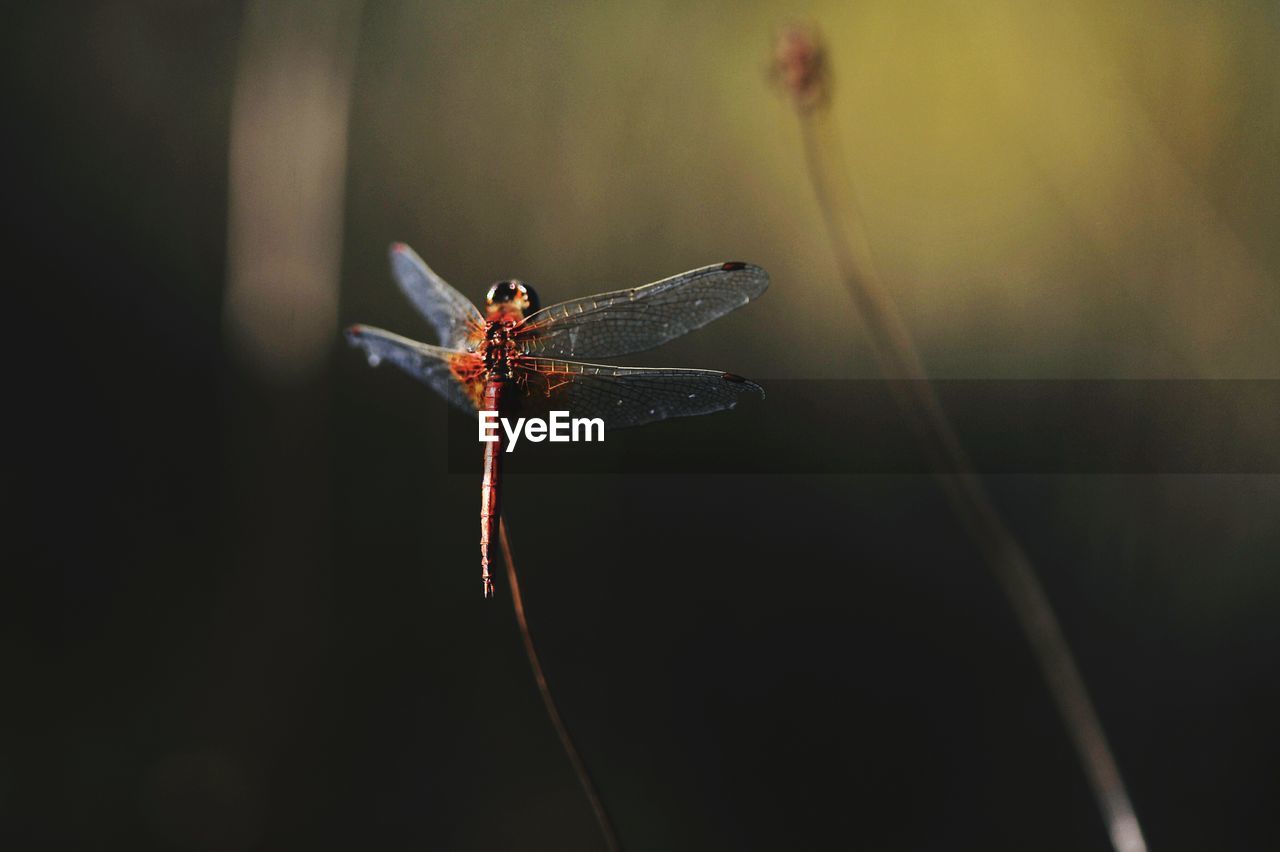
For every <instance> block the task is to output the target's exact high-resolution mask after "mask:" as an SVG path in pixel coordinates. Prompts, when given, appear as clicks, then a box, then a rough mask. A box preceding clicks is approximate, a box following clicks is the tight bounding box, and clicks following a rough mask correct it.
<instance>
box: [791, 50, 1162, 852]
mask: <svg viewBox="0 0 1280 852" xmlns="http://www.w3.org/2000/svg"><path fill="white" fill-rule="evenodd" d="M777 63H778V69H779V76H780V78H781V79H782V80H783V81H784V82H785V83H787V84H788V86H789V88H790V89H791V92H790V94H791V95H792V97H793V100H794V102H795V105H796V108H797V109H796V111H797V114H798V116H799V119H800V132H801V136H802V140H803V144H804V154H805V165H806V167H807V169H808V172H809V179H810V182H811V183H812V185H813V191H814V195H815V196H816V197H817V201H818V207H819V208H820V210H821V212H822V218H823V222H824V223H825V225H826V228H827V236H828V238H829V240H830V243H831V249H832V253H833V254H834V255H835V261H836V267H837V270H838V272H839V277H840V279H841V280H842V282H843V283H844V285H845V288H846V289H847V290H848V292H849V295H850V297H851V298H852V299H853V301H854V303H855V307H856V312H857V314H858V315H859V316H860V318H861V320H862V327H863V329H864V330H865V332H866V334H867V339H868V342H869V344H870V348H871V350H872V353H873V354H874V357H875V359H876V361H877V363H878V366H879V368H880V371H881V372H882V373H883V374H884V375H885V377H886V378H887V379H889V390H890V392H891V393H892V394H893V396H894V399H895V401H896V402H897V403H898V406H899V408H900V410H901V412H902V415H903V419H904V420H905V421H906V424H907V426H908V428H909V429H911V431H912V432H913V433H914V434H915V436H916V438H917V439H918V440H919V441H920V442H921V444H922V446H923V449H924V451H925V453H926V454H927V456H928V458H929V460H930V462H931V464H932V466H933V470H934V474H935V476H936V477H937V479H938V482H939V484H940V485H941V486H942V489H943V492H944V493H945V494H946V496H947V500H948V502H949V503H950V504H951V507H952V510H953V511H954V512H955V513H956V515H957V516H958V517H959V518H960V520H961V521H962V523H963V524H964V526H965V528H966V530H967V531H968V533H969V535H970V537H972V539H973V540H974V542H975V544H976V545H977V547H978V549H979V551H981V553H982V556H983V558H984V560H985V561H986V563H987V567H988V569H989V570H990V571H991V573H992V575H993V576H994V577H995V578H996V581H997V582H998V583H999V584H1000V586H1001V587H1002V589H1003V590H1004V593H1005V596H1006V597H1007V598H1008V600H1009V604H1010V606H1011V607H1012V609H1013V612H1014V614H1015V616H1016V617H1017V620H1018V623H1019V626H1021V628H1022V631H1023V634H1024V635H1025V636H1026V639H1027V642H1028V644H1029V645H1030V646H1031V650H1032V653H1033V655H1034V657H1035V660H1036V663H1037V664H1038V665H1039V667H1040V671H1041V673H1042V674H1043V676H1044V678H1045V682H1046V683H1047V685H1048V687H1049V693H1050V695H1051V696H1052V697H1053V701H1054V703H1055V704H1056V705H1057V707H1058V712H1059V714H1060V715H1061V716H1062V720H1063V723H1064V724H1065V725H1066V728H1067V733H1068V734H1069V736H1070V738H1071V741H1072V744H1073V745H1074V746H1075V749H1076V754H1077V755H1078V757H1079V759H1080V763H1081V765H1082V766H1083V768H1084V771H1085V775H1086V777H1087V778H1088V780H1089V784H1090V786H1091V787H1092V788H1093V793H1094V797H1095V799H1096V800H1097V803H1098V808H1099V810H1100V811H1101V812H1102V816H1103V820H1104V821H1105V822H1106V825H1107V831H1108V833H1109V834H1110V836H1111V844H1112V846H1114V847H1115V849H1116V850H1117V852H1146V849H1147V844H1146V840H1145V839H1144V838H1143V835H1142V828H1141V826H1140V825H1139V823H1138V818H1137V816H1136V814H1135V813H1134V810H1133V805H1132V803H1131V802H1130V800H1129V793H1128V791H1127V790H1126V789H1125V785H1124V781H1123V779H1122V778H1121V776H1120V770H1119V768H1118V766H1117V764H1116V760H1115V757H1114V755H1113V754H1112V752H1111V747H1110V746H1109V745H1108V743H1107V737H1106V734H1105V732H1104V731H1103V728H1102V722H1101V721H1100V720H1099V718H1098V713H1097V711H1096V710H1095V709H1094V706H1093V701H1092V699H1091V698H1090V696H1089V690H1088V689H1087V687H1086V686H1085V682H1084V678H1083V677H1082V676H1081V674H1080V670H1079V667H1078V666H1077V665H1076V661H1075V657H1074V656H1073V655H1072V653H1071V648H1070V646H1068V644H1067V639H1066V636H1065V635H1064V634H1063V632H1062V627H1061V625H1060V624H1059V623H1058V618H1057V616H1056V615H1055V613H1054V611H1053V606H1052V605H1051V604H1050V603H1049V598H1048V596H1047V595H1046V594H1045V591H1044V587H1043V586H1042V585H1041V584H1040V580H1039V578H1038V577H1037V576H1036V572H1035V569H1034V568H1033V567H1032V564H1031V560H1030V559H1029V558H1028V557H1027V554H1026V552H1025V551H1024V550H1023V548H1022V545H1021V543H1020V542H1019V541H1018V540H1017V538H1016V537H1015V536H1014V535H1013V532H1012V531H1011V530H1010V529H1009V528H1008V526H1007V525H1006V524H1005V522H1004V519H1003V517H1001V515H1000V512H999V510H998V509H996V507H995V504H994V503H993V502H992V500H991V497H990V495H989V494H988V493H987V490H986V487H985V486H984V485H983V482H982V479H981V477H979V476H978V473H977V470H976V469H975V468H974V466H973V463H972V462H971V460H970V458H969V455H968V453H967V452H966V451H965V449H964V446H963V445H962V444H961V443H960V440H959V437H958V436H957V435H956V432H955V429H954V428H953V427H952V425H951V420H950V418H948V417H947V415H946V412H945V411H944V410H943V408H942V405H941V403H940V401H939V400H938V397H937V394H936V393H935V391H934V387H933V385H932V383H930V381H929V379H928V375H927V373H926V371H925V368H924V364H923V361H922V359H921V358H920V355H919V352H918V351H917V349H916V347H915V344H914V342H913V341H912V339H911V334H910V333H909V331H908V330H907V325H906V323H905V322H904V321H903V319H902V316H901V314H900V313H899V312H898V308H897V304H896V302H895V301H894V299H893V297H892V296H891V295H890V292H889V290H888V289H887V288H886V287H885V286H884V284H883V283H882V281H881V278H880V276H879V274H878V272H877V270H876V267H875V263H874V258H873V253H872V251H871V242H870V239H869V238H868V236H867V231H866V226H865V223H864V221H863V218H862V214H861V210H860V208H859V205H858V200H857V194H856V193H855V192H854V187H853V185H852V184H851V183H850V181H849V179H848V176H847V172H846V171H845V169H844V168H842V163H841V155H840V145H839V140H838V139H837V137H836V133H835V128H834V127H833V126H832V124H831V121H830V117H829V107H830V102H831V91H830V81H829V79H828V78H827V76H826V75H827V72H828V70H829V69H828V67H827V64H826V56H825V55H824V51H823V47H822V45H821V43H820V41H819V40H818V37H817V34H816V33H815V32H812V31H810V32H805V31H801V30H791V31H788V32H787V33H785V34H784V35H783V38H782V39H781V40H780V44H779V48H778V54H777Z"/></svg>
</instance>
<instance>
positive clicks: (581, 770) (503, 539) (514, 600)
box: [498, 518, 622, 852]
mask: <svg viewBox="0 0 1280 852" xmlns="http://www.w3.org/2000/svg"><path fill="white" fill-rule="evenodd" d="M498 543H499V544H500V545H501V546H502V558H503V561H505V562H506V563H507V585H508V586H510V587H511V607H512V608H513V609H514V610H515V612H516V623H517V624H519V625H520V636H521V637H522V638H523V639H524V652H525V655H526V656H528V658H529V668H531V669H533V679H534V680H535V681H536V682H537V684H538V694H539V695H541V696H542V705H543V706H544V707H546V708H547V716H549V717H550V718H551V725H552V727H554V728H555V729H556V735H557V736H559V737H560V745H561V746H563V747H564V753H565V754H566V755H567V756H568V757H569V763H570V764H572V765H573V771H574V773H575V774H577V776H578V783H580V784H581V785H582V792H584V793H586V794H587V801H588V802H590V803H591V810H592V812H593V813H595V815H596V822H597V823H598V824H599V825H600V833H601V834H603V835H604V842H605V846H607V847H608V848H609V852H621V851H622V846H621V845H620V844H619V843H618V836H617V834H616V833H615V832H614V830H613V823H612V822H611V821H610V820H609V812H608V811H606V810H605V807H604V802H602V801H600V794H599V793H598V792H596V785H595V782H594V781H592V780H591V773H590V772H588V771H587V765H586V764H585V763H584V762H583V761H582V755H581V754H579V753H578V747H577V746H576V745H575V744H574V742H573V737H572V736H571V735H570V734H569V729H568V727H566V726H565V724H564V719H562V718H561V717H560V710H559V708H557V707H556V700H555V699H554V698H552V697H551V687H549V686H547V676H546V674H545V673H544V672H543V671H542V661H541V660H539V659H538V649H537V648H535V647H534V644H533V634H532V633H530V632H529V622H528V620H527V619H526V618H525V615H524V599H523V598H522V597H521V596H520V581H519V580H518V579H517V578H516V561H515V559H513V558H512V556H511V540H510V539H509V538H507V522H506V520H505V519H503V518H499V520H498Z"/></svg>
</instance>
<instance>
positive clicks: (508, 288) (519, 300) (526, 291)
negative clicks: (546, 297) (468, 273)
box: [485, 279, 538, 312]
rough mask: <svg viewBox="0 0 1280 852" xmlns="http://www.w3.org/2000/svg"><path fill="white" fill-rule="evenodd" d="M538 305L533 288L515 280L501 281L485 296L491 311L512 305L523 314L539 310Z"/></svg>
mask: <svg viewBox="0 0 1280 852" xmlns="http://www.w3.org/2000/svg"><path fill="white" fill-rule="evenodd" d="M537 303H538V297H537V296H536V295H534V292H533V288H531V287H528V286H526V285H525V284H524V283H523V282H521V281H516V280H514V279H512V280H510V281H499V282H498V283H496V284H494V285H493V286H492V287H490V288H489V293H488V295H486V296H485V304H486V305H487V306H488V307H489V308H490V310H492V309H494V308H496V307H498V306H500V305H510V306H511V307H512V308H515V309H517V310H519V311H521V312H530V311H535V310H537Z"/></svg>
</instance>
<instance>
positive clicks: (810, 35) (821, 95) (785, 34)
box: [772, 25, 831, 112]
mask: <svg viewBox="0 0 1280 852" xmlns="http://www.w3.org/2000/svg"><path fill="white" fill-rule="evenodd" d="M772 72H773V78H774V80H776V81H777V82H778V83H779V85H781V86H782V87H783V88H784V89H786V90H787V93H788V94H789V95H790V96H791V98H792V100H794V101H795V104H796V108H797V109H799V110H800V111H802V112H807V111H809V110H811V109H814V108H815V107H822V106H826V104H827V100H828V98H829V96H830V89H831V86H830V80H829V78H828V76H827V52H826V48H825V46H824V45H823V44H822V39H821V37H820V36H819V35H818V30H817V28H816V27H814V26H811V25H792V26H789V27H787V28H785V29H783V30H782V31H781V32H780V33H779V34H778V38H777V41H776V42H775V44H774V49H773V69H772Z"/></svg>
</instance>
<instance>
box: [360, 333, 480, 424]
mask: <svg viewBox="0 0 1280 852" xmlns="http://www.w3.org/2000/svg"><path fill="white" fill-rule="evenodd" d="M347 342H348V343H350V344H351V345H352V346H358V347H360V348H361V349H363V350H364V351H365V354H367V355H368V357H369V364H370V366H373V367H376V366H378V365H379V364H380V363H382V362H383V361H388V362H390V363H392V364H395V365H396V366H397V367H399V368H400V369H401V370H404V371H405V372H406V373H408V374H409V375H411V376H413V377H414V378H416V379H419V380H420V381H423V382H425V383H426V384H428V385H430V386H431V387H432V388H433V389H434V390H435V391H436V393H438V394H440V395H441V396H443V397H444V398H445V399H447V400H449V402H451V403H453V404H454V405H455V406H457V407H458V408H460V409H462V410H463V411H465V412H467V413H468V414H471V415H472V416H474V415H475V413H476V409H477V408H478V404H479V400H480V392H481V387H480V384H479V382H478V380H471V381H467V382H464V381H463V380H462V379H460V378H459V376H478V375H479V371H480V369H481V368H482V367H483V364H482V362H481V360H480V357H479V356H477V355H472V354H471V353H469V352H456V351H453V350H450V349H444V348H441V347H439V346H432V345H431V344H429V343H419V342H418V341H416V340H410V339H409V338H407V337H401V336H400V335H398V334H394V333H392V332H390V331H384V330H383V329H380V328H373V327H371V326H367V325H353V326H351V328H349V329H347Z"/></svg>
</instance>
